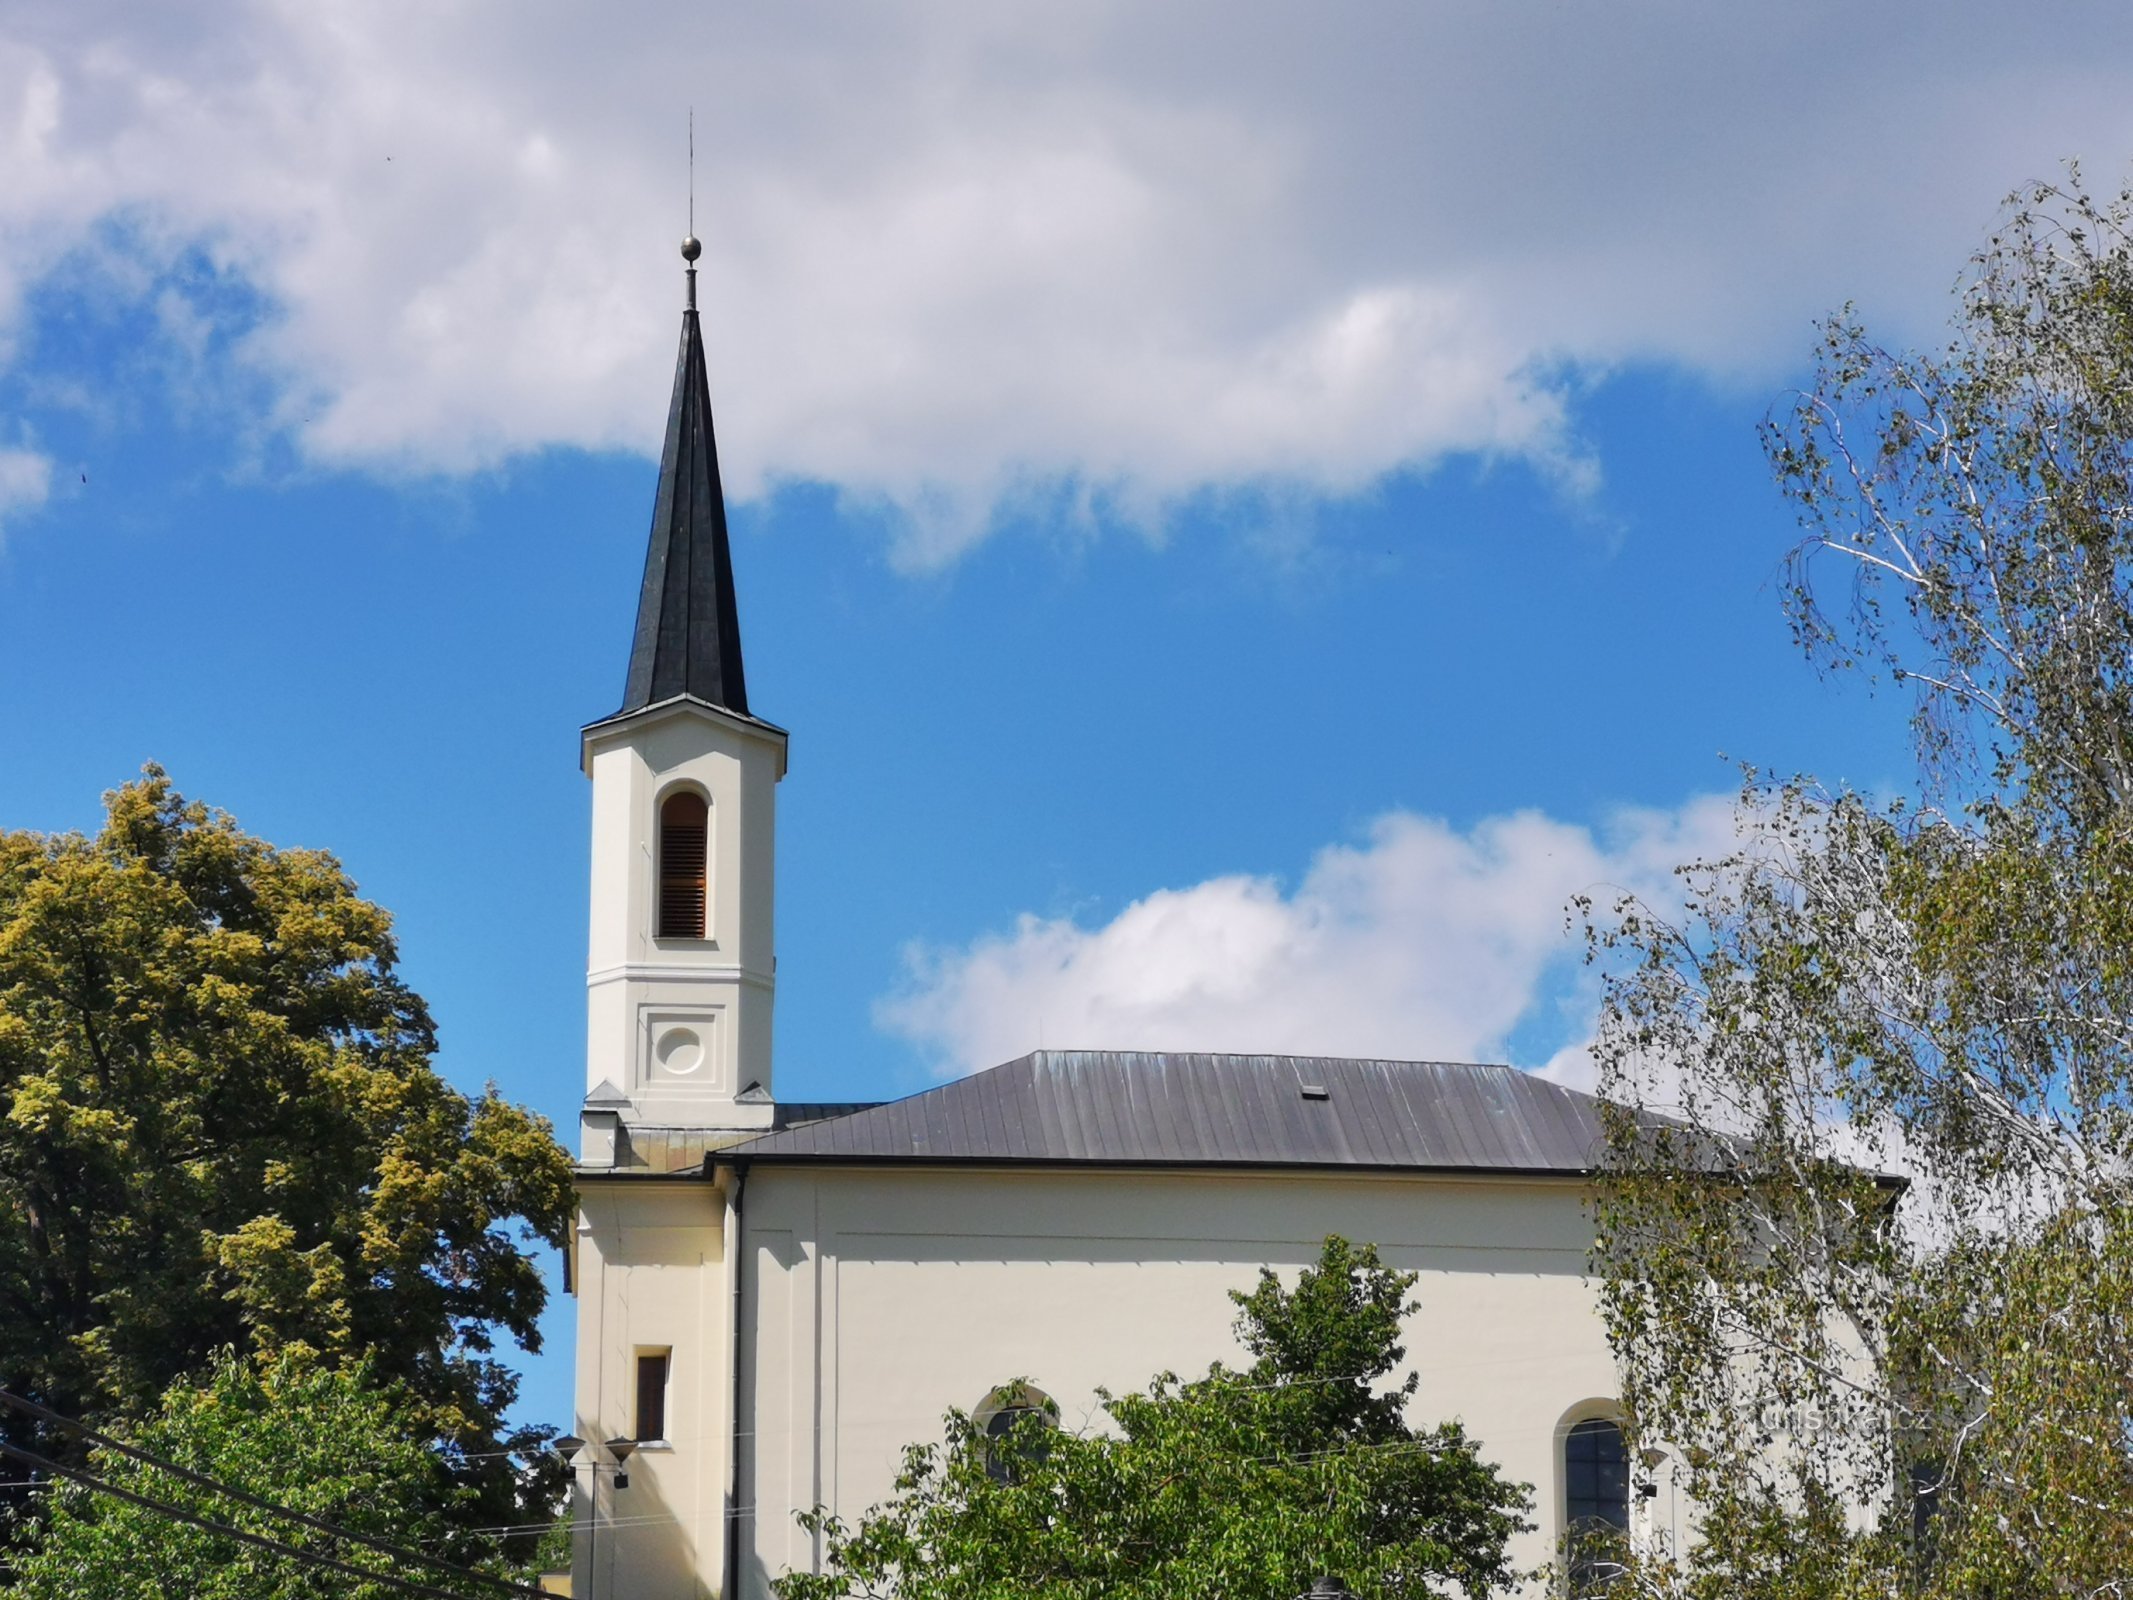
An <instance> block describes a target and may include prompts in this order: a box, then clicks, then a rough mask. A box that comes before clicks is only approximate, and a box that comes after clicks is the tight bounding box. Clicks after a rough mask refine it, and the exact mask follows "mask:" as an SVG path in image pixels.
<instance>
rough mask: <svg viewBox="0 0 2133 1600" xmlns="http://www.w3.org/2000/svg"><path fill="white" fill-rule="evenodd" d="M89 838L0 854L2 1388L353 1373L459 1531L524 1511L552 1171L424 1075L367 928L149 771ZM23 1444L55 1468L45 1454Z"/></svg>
mask: <svg viewBox="0 0 2133 1600" xmlns="http://www.w3.org/2000/svg"><path fill="white" fill-rule="evenodd" d="M106 808H107V817H106V821H105V824H104V827H103V829H102V831H101V832H100V833H99V834H98V835H97V836H96V837H95V838H93V839H90V838H84V837H81V836H80V835H74V834H68V835H60V836H47V835H40V834H34V833H0V1382H5V1383H6V1384H7V1385H9V1386H11V1387H14V1388H16V1389H18V1390H19V1391H21V1392H25V1393H28V1394H29V1395H31V1396H32V1397H33V1398H36V1399H39V1400H42V1401H44V1402H45V1403H46V1404H48V1405H50V1406H51V1407H52V1408H53V1409H55V1410H57V1411H60V1412H62V1413H64V1414H67V1415H72V1416H82V1417H85V1418H87V1419H88V1420H91V1421H93V1422H108V1421H111V1420H114V1419H118V1418H124V1417H127V1416H140V1415H144V1414H146V1412H147V1411H148V1410H149V1409H150V1408H152V1407H153V1406H154V1405H155V1403H156V1401H157V1398H158V1397H159V1396H160V1395H161V1394H162V1392H163V1391H164V1389H165V1388H166V1387H167V1386H168V1385H169V1384H171V1383H172V1382H173V1381H174V1380H175V1379H176V1378H177V1377H178V1376H180V1375H181V1374H184V1373H187V1372H189V1371H193V1370H196V1369H198V1368H200V1367H201V1366H202V1365H203V1363H205V1362H206V1361H207V1359H208V1358H209V1356H210V1354H211V1353H212V1352H214V1351H216V1350H218V1349H221V1348H223V1347H234V1348H236V1349H239V1350H241V1351H258V1352H271V1351H276V1350H281V1349H287V1348H293V1347H296V1346H303V1347H305V1348H308V1349H310V1350H313V1351H316V1352H318V1353H320V1354H321V1355H323V1356H325V1357H328V1358H330V1359H333V1360H355V1359H358V1358H364V1359H367V1360H368V1361H369V1362H370V1364H371V1368H372V1370H373V1371H374V1372H375V1374H376V1375H377V1377H378V1378H379V1380H380V1381H382V1382H386V1383H390V1384H394V1385H397V1386H400V1387H401V1388H403V1389H404V1390H405V1392H406V1394H407V1395H408V1396H409V1397H410V1404H411V1405H412V1406H413V1407H414V1412H413V1414H414V1415H415V1416H416V1417H417V1419H418V1421H419V1424H420V1426H421V1427H422V1428H423V1429H424V1430H425V1432H426V1434H427V1435H428V1436H429V1437H432V1438H435V1439H438V1440H442V1441H448V1442H449V1444H450V1445H451V1446H452V1447H453V1448H454V1450H455V1458H454V1459H455V1462H456V1469H455V1470H457V1471H458V1472H459V1473H460V1475H461V1477H462V1478H463V1480H464V1481H465V1482H466V1483H468V1484H469V1485H472V1486H473V1487H475V1488H476V1489H477V1490H478V1491H479V1492H478V1494H476V1495H475V1496H474V1498H473V1499H472V1500H470V1501H468V1502H467V1503H466V1509H467V1511H468V1514H469V1515H470V1516H472V1517H474V1518H475V1519H476V1520H478V1521H485V1522H488V1523H504V1522H510V1521H515V1520H520V1518H521V1514H522V1513H523V1512H524V1511H525V1510H527V1509H529V1507H528V1506H524V1505H522V1504H521V1502H522V1500H525V1499H526V1498H527V1496H528V1495H529V1494H530V1496H531V1502H532V1506H535V1507H538V1508H540V1509H545V1502H546V1498H547V1496H548V1495H549V1492H550V1489H551V1485H549V1484H548V1483H546V1482H545V1481H537V1482H532V1483H531V1484H530V1486H529V1483H528V1482H526V1481H522V1480H521V1478H520V1477H519V1476H518V1474H517V1473H516V1472H515V1471H514V1470H513V1468H512V1465H511V1463H510V1462H509V1461H508V1460H507V1459H505V1458H503V1457H501V1456H498V1455H494V1454H492V1452H496V1451H497V1450H498V1449H499V1448H500V1445H501V1444H510V1443H516V1444H519V1445H522V1446H527V1447H531V1446H533V1445H534V1444H536V1443H537V1442H538V1441H537V1440H535V1439H532V1438H519V1439H516V1440H509V1441H500V1439H499V1434H500V1433H501V1431H502V1428H503V1422H502V1419H503V1414H504V1411H505V1408H506V1407H507V1406H508V1405H509V1404H510V1402H511V1399H512V1396H513V1391H514V1387H515V1382H516V1380H515V1378H514V1376H513V1374H512V1373H511V1372H510V1370H509V1369H508V1368H506V1367H505V1366H503V1365H502V1364H501V1363H500V1362H499V1361H497V1360H496V1359H495V1358H494V1355H493V1348H494V1338H495V1332H496V1330H498V1329H502V1330H504V1331H506V1332H508V1333H509V1334H511V1335H512V1336H513V1337H515V1338H516V1339H517V1340H518V1341H519V1342H520V1343H521V1344H523V1345H525V1346H526V1347H528V1348H537V1347H538V1341H539V1333H538V1329H537V1326H536V1318H537V1317H538V1315H539V1313H540V1310H541V1307H542V1303H543V1300H544V1297H545V1290H544V1286H543V1284H542V1281H541V1277H540V1273H539V1271H538V1268H537V1265H536V1263H535V1262H534V1261H533V1260H532V1259H531V1258H530V1257H529V1256H528V1254H527V1252H526V1250H525V1248H524V1247H523V1241H525V1240H526V1239H528V1238H529V1237H537V1238H540V1239H545V1240H547V1241H548V1242H550V1243H551V1244H554V1243H559V1242H560V1240H561V1239H562V1236H563V1232H564V1229H565V1225H566V1223H567V1220H568V1217H569V1214H570V1210H569V1208H570V1170H569V1163H568V1158H567V1157H566V1156H565V1155H564V1153H563V1151H562V1150H561V1148H560V1147H559V1146H558V1145H557V1144H556V1141H555V1140H554V1138H553V1137H552V1135H551V1133H550V1131H549V1128H548V1125H547V1124H546V1123H545V1122H544V1121H543V1120H542V1119H540V1118H539V1117H536V1116H534V1115H532V1114H530V1113H528V1112H526V1111H523V1110H520V1109H519V1108H517V1107H515V1106H513V1105H510V1104H509V1103H507V1102H505V1101H504V1100H502V1099H501V1098H499V1097H498V1096H497V1095H496V1093H495V1092H494V1090H493V1089H492V1090H491V1091H490V1092H488V1093H487V1094H485V1095H483V1096H482V1097H481V1098H480V1099H479V1100H475V1101H472V1102H470V1101H469V1100H468V1099H467V1098H466V1097H465V1096H463V1095H461V1094H460V1093H459V1092H458V1091H456V1090H455V1089H453V1088H452V1087H451V1086H450V1085H449V1084H447V1083H446V1082H445V1081H444V1080H443V1079H442V1078H440V1077H439V1076H438V1075H437V1073H436V1072H435V1071H434V1070H433V1069H432V1067H431V1065H430V1056H431V1053H432V1051H433V1050H434V1049H435V1044H436V1039H435V1031H434V1028H433V1026H432V1024H431V1021H430V1017H429V1013H428V1011H427V1009H426V1008H425V1007H424V1005H423V1002H422V999H421V997H420V996H419V995H417V994H415V993H414V992H413V991H412V990H411V989H409V988H408V987H407V985H406V984H405V983H404V982H403V981H402V980H401V979H400V977H399V975H398V973H397V972H396V970H395V966H394V960H395V951H394V945H393V940H392V933H391V922H390V918H389V917H388V916H387V914H386V913H385V912H384V911H383V910H381V909H380V908H378V907H377V906H375V905H372V904H370V903H369V902H368V901H365V900H363V899H361V898H359V897H358V896H357V894H356V892H355V889H354V886H353V885H352V884H351V883H350V882H349V880H348V877H347V875H346V874H345V873H344V872H343V871H342V870H341V867H340V865H339V863H338V862H336V861H335V860H334V858H333V857H332V856H330V855H327V854H326V853H324V852H323V851H318V850H279V849H276V848H274V847H273V846H272V845H269V844H267V843H266V842H264V841H263V840H260V839H256V838H253V837H251V836H249V835H247V834H245V833H244V832H243V831H241V830H240V829H239V828H238V826H237V825H236V823H235V822H233V821H232V820H231V819H230V818H229V817H227V816H225V815H223V814H222V813H220V812H216V811H212V810H209V809H208V808H207V807H205V806H202V805H199V804H197V803H194V802H190V801H187V800H185V799H183V798H182V797H181V796H179V795H178V794H177V792H176V791H175V790H174V789H173V788H172V786H171V783H170V781H169V779H168V778H166V777H165V776H164V774H163V773H162V772H161V771H159V770H158V769H156V768H153V767H151V768H149V769H148V770H147V773H146V775H145V776H144V777H143V778H142V779H141V780H140V781H138V782H135V783H131V784H128V785H126V786H125V787H124V788H121V789H118V790H116V791H114V792H112V793H111V794H109V795H107V796H106ZM6 1426H7V1429H8V1431H9V1433H10V1434H11V1435H12V1436H14V1437H15V1438H17V1439H18V1440H21V1441H22V1442H26V1443H27V1442H34V1443H35V1444H36V1445H37V1447H39V1448H41V1449H45V1450H48V1451H49V1450H65V1449H69V1448H71V1446H70V1445H69V1444H68V1443H67V1441H66V1440H65V1439H64V1437H63V1436H52V1435H44V1436H35V1435H32V1434H30V1433H29V1432H27V1431H26V1429H25V1427H24V1425H22V1424H20V1423H19V1422H8V1423H7V1424H6Z"/></svg>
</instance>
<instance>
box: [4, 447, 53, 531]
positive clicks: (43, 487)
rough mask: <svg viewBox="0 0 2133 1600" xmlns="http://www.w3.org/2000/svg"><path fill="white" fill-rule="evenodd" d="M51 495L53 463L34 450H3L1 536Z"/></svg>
mask: <svg viewBox="0 0 2133 1600" xmlns="http://www.w3.org/2000/svg"><path fill="white" fill-rule="evenodd" d="M51 493H52V462H51V458H50V457H48V456H44V455H40V454H39V453H38V452H36V451H35V450H20V449H13V448H5V447H0V533H5V532H6V531H7V525H8V523H9V522H10V521H11V520H13V519H14V518H15V517H16V516H18V515H20V514H21V513H23V512H25V511H35V510H36V509H37V508H38V507H39V506H41V505H43V504H44V503H45V501H46V500H47V499H48V498H50V496H51Z"/></svg>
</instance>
